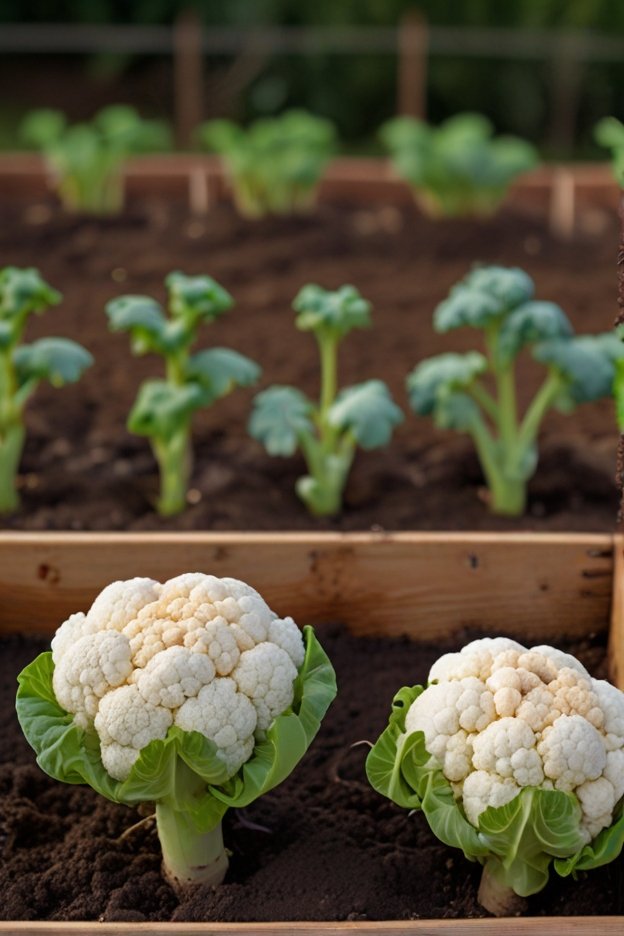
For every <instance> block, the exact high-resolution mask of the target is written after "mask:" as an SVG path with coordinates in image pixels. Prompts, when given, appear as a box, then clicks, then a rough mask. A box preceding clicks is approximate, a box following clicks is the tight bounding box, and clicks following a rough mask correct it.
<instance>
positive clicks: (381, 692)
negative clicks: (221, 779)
mask: <svg viewBox="0 0 624 936" xmlns="http://www.w3.org/2000/svg"><path fill="white" fill-rule="evenodd" d="M623 546H624V543H623V542H622V540H621V538H618V537H613V536H609V535H577V536H558V535H553V534H550V535H544V536H540V537H535V536H530V535H529V536H527V535H515V536H503V537H501V536H498V535H494V534H450V535H444V534H418V533H412V534H396V535H383V534H376V535H375V534H373V535H371V534H352V535H336V534H316V535H312V534H308V535H300V534H290V535H286V534H273V535H270V534H256V535H248V536H240V535H237V534H221V535H204V534H196V535H187V536H182V537H181V536H178V535H174V534H158V535H151V536H148V537H144V536H141V535H138V534H131V535H129V536H124V537H120V536H118V535H114V534H109V535H95V534H89V535H80V536H78V535H69V534H55V535H49V536H44V537H42V536H39V535H33V534H18V535H4V536H2V537H0V569H1V570H2V571H1V573H0V576H1V577H0V589H1V592H2V602H0V633H1V634H2V635H4V636H3V638H2V639H3V650H4V652H3V659H4V661H5V662H4V666H5V672H4V675H3V678H2V684H3V685H2V692H3V694H4V695H5V696H6V697H7V698H6V700H4V701H3V704H4V706H5V708H6V710H7V711H8V710H10V701H9V699H10V697H11V696H12V691H13V689H14V683H13V677H12V676H11V675H10V674H9V673H8V671H7V669H6V668H7V666H8V665H9V664H8V660H9V659H10V657H9V655H8V654H7V652H6V650H7V648H10V649H11V651H12V654H13V660H14V663H13V664H12V665H13V666H14V667H16V666H19V665H20V664H21V663H22V662H23V661H25V660H26V659H28V658H29V657H30V654H31V651H32V649H33V646H32V643H31V642H30V641H31V640H32V639H36V635H46V637H45V639H46V640H49V635H50V633H51V632H52V631H53V629H54V628H55V627H56V626H57V624H58V623H59V621H61V620H63V618H64V617H65V616H66V615H67V614H68V613H69V612H70V611H74V610H76V608H79V607H85V606H87V605H88V604H89V603H90V601H91V599H92V598H93V597H94V595H95V594H96V593H97V592H98V591H99V590H100V589H101V587H102V586H103V585H104V584H106V583H107V582H109V581H110V580H112V579H114V578H117V577H120V576H126V575H127V574H128V572H129V570H132V573H133V574H138V575H151V576H154V577H156V578H161V579H162V578H166V577H168V576H171V575H174V574H176V573H178V572H181V571H182V570H187V569H189V568H195V569H202V570H206V571H210V572H213V573H214V574H217V575H235V576H238V577H241V578H244V579H247V580H248V581H250V582H251V583H252V584H253V585H254V586H256V587H257V588H258V589H259V590H260V591H261V592H262V593H263V594H264V595H265V597H266V599H267V600H268V602H269V603H270V604H271V606H272V607H274V609H275V610H276V611H277V612H278V613H291V614H293V616H294V617H295V618H296V619H297V620H298V622H299V623H300V624H304V623H312V624H315V625H317V626H318V628H319V633H320V634H321V637H322V639H323V641H324V642H326V644H327V646H328V649H329V650H330V653H334V654H335V662H336V664H337V669H338V676H339V681H340V682H341V689H342V692H343V703H342V705H341V706H339V705H338V704H336V706H335V707H334V710H333V712H332V713H331V714H330V717H329V718H328V720H327V722H326V724H325V725H324V726H323V729H322V732H321V735H320V736H319V738H318V740H317V742H316V743H315V746H314V748H313V749H312V750H311V752H310V754H309V756H308V758H307V761H305V762H304V763H303V764H302V765H301V768H300V769H299V770H298V771H296V772H295V774H293V777H292V779H291V780H289V781H288V782H287V783H286V784H284V785H283V786H282V787H281V788H280V789H279V790H277V791H276V792H275V793H274V794H271V795H269V796H268V797H267V798H265V799H263V800H262V801H261V802H262V806H261V807H260V806H259V807H258V808H253V809H250V810H249V811H248V818H249V819H250V820H251V821H252V822H256V823H259V824H261V825H267V824H269V825H270V824H271V823H272V824H273V825H274V826H276V827H277V828H276V829H275V831H274V833H273V835H269V834H267V833H262V832H259V831H255V830H250V829H245V828H239V829H236V828H233V829H232V834H233V842H234V856H233V859H232V871H231V875H232V877H231V878H230V881H229V883H226V884H225V885H223V886H222V888H221V889H219V890H218V891H217V892H214V893H213V892H210V894H204V897H203V903H200V904H197V905H195V906H190V905H186V906H185V905H182V906H180V905H177V906H176V901H175V900H174V899H173V897H172V894H171V893H170V892H168V889H167V888H166V886H165V885H164V883H163V882H162V881H161V879H160V876H159V872H158V862H159V858H158V854H157V845H156V842H155V841H154V840H152V839H150V836H149V834H148V833H145V832H143V833H141V835H140V836H139V838H138V839H135V840H132V838H130V839H129V840H124V842H123V844H120V843H119V842H116V840H117V839H118V837H119V835H120V834H121V833H122V832H123V831H124V829H125V828H126V827H127V826H129V825H130V824H131V823H132V821H133V820H132V813H131V812H129V811H128V810H126V809H125V808H123V807H114V806H110V805H107V804H104V805H102V804H101V803H100V804H99V805H98V806H97V808H95V809H94V807H95V804H96V798H95V797H94V795H92V794H91V793H90V791H83V790H80V789H75V790H72V789H69V788H66V787H64V788H59V787H58V785H55V784H53V783H52V782H51V781H48V780H47V778H45V777H44V776H43V775H42V774H41V773H40V772H39V771H38V770H37V768H36V767H35V766H34V763H33V758H32V753H30V752H29V751H28V749H27V748H25V746H24V742H23V741H22V740H21V739H17V737H16V736H15V735H14V734H12V729H11V728H9V729H8V730H7V732H6V733H5V734H4V735H3V739H2V742H0V752H1V753H0V762H2V764H1V766H0V783H1V784H2V791H3V793H4V794H5V795H4V804H5V805H4V809H5V815H4V825H0V831H2V832H3V833H4V836H5V838H4V849H5V856H4V860H3V865H2V870H0V886H1V887H2V891H3V895H4V911H3V914H2V915H3V916H5V917H6V916H8V913H7V910H8V908H9V907H10V906H11V901H12V900H13V901H14V900H15V898H16V893H18V892H19V888H17V889H16V885H15V880H16V879H17V878H18V877H19V876H20V875H21V874H23V875H24V882H25V885H24V887H23V888H22V900H23V906H24V908H26V909H25V912H22V914H21V916H22V918H23V917H24V915H26V916H29V917H30V918H31V919H32V917H33V916H35V917H36V916H37V913H36V912H33V909H32V908H33V906H34V904H35V903H36V902H37V900H42V901H43V905H44V906H45V909H44V910H43V913H40V914H39V915H43V916H47V917H48V918H52V919H53V920H54V919H56V920H62V919H64V918H65V919H66V918H67V917H69V918H70V919H72V920H74V921H76V920H83V922H75V923H74V926H75V927H76V929H79V930H80V932H81V933H93V934H96V933H98V934H102V933H103V934H106V936H109V934H112V933H121V932H128V933H140V932H150V933H154V934H155V933H158V934H163V936H164V934H166V933H171V934H173V933H176V932H184V933H185V934H191V936H192V934H197V936H199V934H208V933H215V934H216V933H223V934H225V933H238V934H246V933H252V932H254V933H255V932H259V931H261V932H268V933H273V932H275V933H279V932H282V933H284V932H292V931H297V932H300V933H311V932H324V933H326V934H338V933H346V932H354V931H355V932H357V931H361V932H368V933H375V934H378V936H382V934H386V933H391V932H401V933H405V934H407V933H414V934H418V933H421V934H424V933H446V932H449V933H452V934H455V936H457V934H462V933H472V932H479V933H482V932H483V933H485V932H488V933H490V932H491V933H492V934H494V933H505V934H508V936H511V934H516V933H517V934H524V933H527V934H531V936H536V934H541V933H552V932H554V931H555V930H556V928H557V927H558V926H560V925H561V921H560V920H559V921H556V920H555V919H554V917H555V915H556V916H558V917H560V916H562V915H566V916H567V917H568V918H567V919H566V921H565V926H566V927H569V928H570V931H571V932H575V933H579V934H587V936H589V934H592V933H594V932H595V931H596V928H597V927H598V926H599V928H600V931H601V932H603V933H613V934H615V933H616V932H620V931H621V927H622V917H621V916H620V914H621V913H622V905H621V900H622V897H621V894H622V888H621V881H620V877H619V875H620V873H621V870H620V869H621V862H615V863H614V864H612V865H610V866H608V867H606V868H604V869H602V871H601V872H600V873H596V872H594V873H593V875H592V874H590V875H588V876H586V877H585V878H581V879H580V880H579V882H576V883H575V882H573V881H572V880H567V881H555V882H553V883H551V884H550V885H549V887H548V888H547V890H546V891H544V892H543V893H542V894H541V895H539V896H538V897H536V898H533V899H532V902H531V905H530V912H531V913H532V914H533V916H532V917H529V918H524V919H517V920H516V919H511V920H503V921H501V920H482V919H481V920H466V919H464V917H466V916H475V915H476V914H477V913H478V910H477V908H476V906H475V904H474V893H475V888H476V876H475V873H474V872H475V869H474V868H473V867H472V866H470V865H468V864H467V863H465V862H463V860H461V859H460V858H459V857H458V856H457V854H455V853H453V852H452V851H451V850H447V849H442V848H440V846H439V845H436V844H435V841H434V840H433V839H430V838H429V837H428V835H427V833H426V832H425V828H424V820H422V817H413V818H412V819H407V818H406V816H405V815H404V814H403V813H402V812H401V811H400V810H398V809H396V808H395V807H393V806H392V805H391V804H389V803H387V802H386V801H382V800H380V799H379V798H378V797H376V796H373V795H372V794H371V792H370V791H367V790H366V788H365V786H363V776H362V760H363V756H362V755H361V752H359V751H358V749H355V750H351V749H350V745H351V744H352V743H353V742H354V741H357V740H361V738H362V737H366V736H374V735H375V732H376V731H377V730H378V729H379V728H380V727H381V725H382V724H383V722H384V720H385V717H386V716H387V708H388V705H389V698H390V696H391V694H392V692H393V688H394V687H396V685H398V684H400V683H402V682H409V681H410V680H411V679H412V678H418V677H419V676H421V675H422V673H423V672H424V671H426V669H427V668H428V665H429V662H430V656H431V654H432V653H434V648H435V654H436V655H437V653H438V652H439V650H440V648H441V647H445V648H446V647H450V646H453V645H455V646H456V645H459V644H461V643H462V642H463V641H464V640H465V638H466V636H467V635H468V634H470V635H475V634H477V633H501V632H503V633H506V634H509V635H510V636H515V637H517V638H518V639H520V640H522V641H524V642H531V641H535V642H540V643H541V642H551V643H553V644H563V645H567V646H572V647H573V648H574V651H575V652H576V653H577V654H578V655H579V656H580V658H581V659H582V660H583V661H584V662H585V664H586V665H587V666H588V667H589V668H590V669H591V670H592V671H593V672H595V673H596V674H597V675H602V676H604V675H605V674H606V670H607V668H610V670H611V673H612V678H614V679H615V680H616V681H617V682H618V684H619V685H620V686H621V685H622V682H623V675H622V674H623V673H624V659H623V656H624V641H623V640H622V639H621V635H622V632H623V631H624V615H623V613H622V612H623V609H624V600H623V592H622V588H623V582H624V575H623V574H622V573H623V569H624V558H623V554H622V549H623ZM449 583H451V584H449ZM611 614H612V620H611V625H610V623H609V621H610V616H611ZM338 625H340V627H338ZM609 631H610V632H611V641H610V643H609V644H608V641H609ZM11 634H20V635H21V636H19V637H11V636H9V635H11ZM607 646H608V649H607ZM382 654H383V657H382ZM20 657H21V658H22V659H20ZM382 658H383V660H384V665H383V667H380V666H379V660H380V659H382ZM341 719H342V720H341ZM11 761H14V762H15V764H16V766H12V765H11V763H10V762H11ZM328 781H329V782H330V789H329V791H328V790H327V786H328ZM324 798H325V801H324ZM325 815H327V821H325V820H324V818H323V817H324V816H325ZM295 817H296V819H295ZM11 823H13V825H12V826H11ZM78 827H81V828H83V829H86V830H87V836H89V841H87V842H84V841H83V843H82V844H81V841H80V828H78ZM381 830H385V836H386V838H380V836H381ZM7 840H8V845H7ZM55 842H58V844H54V843H55ZM29 848H30V849H34V857H35V862H38V865H37V868H36V871H35V870H34V871H33V874H34V876H33V878H32V879H29V877H28V874H29V873H30V872H29V867H32V860H33V859H32V857H31V858H30V861H31V865H30V866H29V864H28V862H29V858H28V849H29ZM63 849H64V850H63ZM306 849H307V851H306ZM258 850H259V851H258ZM103 852H106V854H103ZM120 853H122V854H121V855H120ZM297 853H300V854H301V855H302V857H301V858H300V861H301V860H303V862H304V866H303V867H300V870H299V871H297V869H296V867H295V866H294V865H293V855H295V854H297ZM74 856H81V857H80V858H78V864H77V865H76V866H75V868H73V867H72V865H71V864H70V863H69V862H70V859H72V860H73V859H74ZM258 856H260V858H261V860H262V862H263V867H262V870H259V869H257V868H256V867H255V865H254V862H255V860H256V858H257V857H258ZM120 857H122V858H123V860H122V861H120ZM120 864H123V865H124V870H123V873H120V870H119V865H120ZM425 865H426V870H425V871H423V867H425ZM476 870H478V869H476ZM275 874H277V880H276V879H275ZM271 875H273V877H271ZM29 881H30V883H29ZM371 881H374V885H371ZM55 882H56V885H55ZM70 882H76V883H81V885H82V886H83V887H85V882H86V890H85V893H86V896H85V898H83V899H82V902H81V898H80V896H79V894H78V893H73V892H72V893H71V894H70V896H69V897H67V896H66V897H62V896H59V895H60V894H61V893H66V892H67V890H68V884H69V883H70ZM415 882H416V883H415ZM418 882H420V883H418ZM423 882H426V885H424V883H423ZM55 886H56V888H57V889H56V890H55ZM106 888H108V890H109V893H108V897H107V899H105V898H104V896H103V889H104V890H105V889H106ZM254 888H255V890H254ZM384 888H386V889H388V888H390V889H392V888H394V891H395V893H394V898H395V902H394V903H393V908H394V909H395V910H396V912H395V916H396V917H397V919H396V921H395V922H386V921H385V918H386V917H387V916H388V914H384V912H383V908H384V906H387V904H388V901H387V900H386V898H387V890H386V892H384V891H383V889H384ZM112 892H114V895H112ZM246 892H247V893H249V894H253V895H254V896H253V898H252V900H251V905H249V904H248V905H247V907H246V909H245V905H244V904H243V903H242V901H244V900H245V893H246ZM397 896H398V898H400V899H402V900H403V903H402V904H401V903H400V900H399V903H398V904H397V903H396V899H397ZM254 900H255V903H254ZM29 901H30V903H29ZM46 901H47V903H46ZM59 901H65V904H64V909H63V910H59ZM67 901H70V902H71V901H73V904H71V903H70V904H69V906H70V909H69V910H68V903H67ZM384 901H385V903H384ZM597 906H600V907H601V909H602V911H603V912H604V913H605V916H601V917H600V919H599V920H598V919H597V918H596V917H590V916H587V915H588V914H590V913H593V912H594V911H595V909H596V907H597ZM29 907H30V910H28V908H29ZM427 907H429V908H431V909H430V910H429V912H427ZM162 908H164V909H165V913H164V914H163V913H162V912H161V914H160V918H161V919H162V917H163V916H166V917H168V918H170V919H171V918H173V919H174V920H177V921H186V922H179V923H177V924H166V923H162V922H158V923H156V922H154V921H156V920H158V919H159V916H158V913H159V909H162ZM288 908H290V910H289V909H288ZM432 913H435V915H440V916H446V917H450V916H454V917H457V919H440V920H431V919H426V917H428V916H430V915H431V914H432ZM15 915H16V916H18V915H19V914H17V913H16V914H15ZM416 915H417V916H418V917H420V918H421V919H411V918H410V917H414V916H416ZM85 916H88V917H89V918H91V919H92V920H93V922H92V923H88V922H84V918H85ZM224 918H225V919H230V920H241V919H248V920H259V919H262V920H265V921H267V922H265V923H264V924H258V923H257V922H250V923H248V924H245V923H243V922H240V923H220V922H215V920H222V919H224ZM275 918H277V919H282V920H284V919H287V920H297V919H298V920H301V919H303V920H306V921H307V922H302V923H300V924H297V923H295V924H293V923H292V922H286V923H279V922H278V923H274V922H268V921H273V920H274V919H275ZM100 919H101V920H102V922H97V921H98V920H100ZM206 919H210V920H211V922H195V921H197V920H206ZM313 919H319V920H324V921H326V922H325V923H323V922H319V923H317V922H310V920H313ZM335 919H339V920H340V921H341V922H331V921H332V920H335ZM123 921H126V922H123ZM139 921H143V922H139ZM150 921H151V922H150ZM61 931H63V932H67V931H71V924H69V925H68V924H66V923H60V922H48V923H38V922H34V921H33V922H24V923H21V924H17V923H15V922H2V923H0V932H20V933H22V934H24V933H26V934H33V936H34V934H38V933H44V932H61Z"/></svg>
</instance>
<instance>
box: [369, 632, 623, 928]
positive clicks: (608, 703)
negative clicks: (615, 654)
mask: <svg viewBox="0 0 624 936" xmlns="http://www.w3.org/2000/svg"><path fill="white" fill-rule="evenodd" d="M419 733H422V735H421V737H422V739H423V742H424V747H419V746H418V741H417V738H418V734H419ZM382 738H384V739H385V741H384V742H383V743H385V744H386V748H385V751H384V750H383V743H382V741H381V739H380V742H379V744H378V745H376V746H375V748H374V749H373V751H372V752H371V755H370V757H369V762H368V774H369V779H370V780H371V782H372V783H373V786H375V787H376V789H378V790H380V792H383V793H385V794H386V795H388V796H390V798H392V799H394V800H395V801H396V802H399V803H400V804H401V805H404V806H410V807H414V806H416V807H421V808H422V809H423V810H424V812H425V814H426V816H427V819H428V820H429V822H430V824H431V826H432V828H433V829H434V831H435V832H436V834H437V835H438V836H439V837H440V838H442V840H443V841H446V842H447V843H448V844H453V845H458V846H459V847H461V848H463V850H464V852H465V854H466V855H467V856H468V857H472V858H476V859H477V860H480V861H482V862H483V863H485V864H486V871H487V870H488V868H489V869H490V871H491V872H492V873H491V875H490V878H491V879H496V880H497V881H498V883H500V882H501V881H505V882H506V883H507V884H508V885H509V886H510V887H511V888H513V889H514V890H515V891H516V893H518V894H522V895H523V896H526V895H527V894H530V893H534V892H535V891H537V890H540V889H541V888H542V887H543V886H544V884H545V883H546V880H547V878H548V865H549V863H550V862H551V861H552V859H553V858H558V859H562V858H568V859H569V863H568V864H567V865H566V864H561V863H557V862H555V867H556V868H557V870H558V871H559V873H562V874H563V873H569V872H570V871H571V870H573V869H574V867H593V866H596V865H597V864H599V863H604V861H605V860H610V859H611V858H612V857H615V854H616V853H617V852H611V853H610V857H609V858H603V859H602V860H599V859H597V858H596V855H595V852H594V851H593V850H592V845H593V843H594V840H595V839H596V837H597V836H598V835H599V834H600V832H601V831H602V830H603V829H604V830H610V827H612V826H613V827H614V828H615V833H614V835H615V839H614V840H617V844H616V847H617V850H618V851H619V849H620V848H621V847H622V842H624V819H622V818H621V813H622V808H621V801H622V797H623V796H624V693H622V692H620V691H619V690H618V689H616V688H615V687H613V686H611V685H610V684H609V683H607V682H605V681H603V680H596V679H593V678H592V677H591V676H590V675H589V673H588V672H587V671H586V669H585V668H584V667H583V666H582V664H581V663H579V661H578V660H577V659H575V658H574V657H573V656H571V655H570V654H567V653H564V652H562V651H561V650H557V649H555V648H553V647H547V646H538V647H533V648H531V649H527V648H526V647H523V646H522V645H521V644H519V643H517V642H516V641H514V640H509V639H507V638H502V637H497V638H485V639H482V640H475V641H473V642H472V643H470V644H468V645H467V646H465V647H464V648H463V649H462V650H461V651H460V652H459V653H448V654H445V655H444V656H442V657H441V658H440V659H439V660H437V662H436V663H435V664H434V665H433V667H432V668H431V671H430V673H429V681H428V686H427V688H425V689H424V690H423V689H422V688H421V687H414V688H413V689H404V690H401V692H400V693H399V694H398V695H397V697H396V699H395V709H394V711H393V715H392V717H391V723H390V726H389V728H388V729H386V732H384V735H383V736H382ZM389 742H391V744H392V747H389V746H388V744H389ZM414 742H416V746H414ZM389 751H390V752H393V753H394V761H393V763H392V767H393V773H392V774H388V773H387V768H388V766H389V764H388V758H389V754H388V752H389ZM397 768H399V773H398V774H397ZM440 774H441V775H442V776H440ZM398 777H402V778H403V780H404V782H405V783H406V784H407V787H408V788H409V789H411V790H412V793H411V794H410V795H407V794H406V792H405V789H406V788H405V787H403V786H401V785H400V784H399V782H398V779H397V778H398ZM428 784H430V785H431V786H430V787H429V789H428V792H427V785H428ZM434 789H435V791H436V792H435V795H434V793H433V790H434ZM563 794H565V795H563ZM438 797H441V798H442V799H444V802H445V808H444V809H442V808H441V804H440V802H439V800H438ZM521 801H522V803H524V811H523V810H522V809H520V808H519V807H518V809H515V807H514V803H516V804H520V803H521ZM508 804H511V805H509V811H508V812H507V813H506V814H505V816H504V818H503V817H498V818H497V817H496V815H495V814H493V813H492V812H491V811H490V812H489V813H486V810H488V809H489V807H493V808H494V809H496V808H498V807H505V806H507V805H508ZM466 820H468V822H466ZM605 834H606V833H605ZM536 840H537V842H538V843H541V845H542V851H540V847H539V845H538V847H537V848H536ZM584 846H587V848H586V850H585V852H583V847H584ZM596 851H597V850H596ZM536 856H537V857H536ZM572 856H574V859H572ZM490 883H491V881H490ZM486 890H487V888H486ZM480 897H481V899H482V902H484V903H486V901H488V900H489V904H490V905H489V907H488V909H496V905H497V901H496V898H494V899H492V896H491V894H489V895H488V894H487V893H485V892H483V890H482V893H481V895H480ZM486 905H487V903H486ZM504 909H506V910H507V911H509V909H510V907H509V906H508V905H507V907H506V908H504Z"/></svg>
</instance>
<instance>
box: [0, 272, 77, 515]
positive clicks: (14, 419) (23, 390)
mask: <svg viewBox="0 0 624 936" xmlns="http://www.w3.org/2000/svg"><path fill="white" fill-rule="evenodd" d="M60 301H61V294H60V293H58V292H57V291H56V290H55V289H52V287H51V286H49V285H48V284H47V283H46V282H44V280H43V279H42V278H41V276H40V275H39V272H38V270H34V269H24V270H21V269H18V268H17V267H5V268H4V269H3V270H0V513H3V514H6V513H11V512H12V511H14V510H17V508H18V507H19V496H18V493H17V471H18V468H19V463H20V459H21V457H22V450H23V448H24V441H25V438H26V426H25V424H24V410H25V408H26V404H27V403H28V401H29V400H30V398H31V397H32V395H33V393H34V392H35V390H36V389H37V387H38V386H39V384H40V382H41V381H42V380H48V381H49V382H50V383H51V384H52V386H53V387H62V386H63V385H64V384H68V383H75V381H77V380H78V379H79V378H80V377H81V375H82V373H83V371H84V370H85V369H86V368H87V367H89V366H90V365H91V364H92V363H93V358H92V357H91V355H90V354H89V352H88V351H87V350H85V348H83V347H82V345H79V344H77V343H76V342H75V341H71V340H70V339H68V338H41V339H39V341H34V342H33V343H32V344H21V340H22V338H23V335H24V331H25V329H26V325H27V323H28V318H29V316H30V315H31V314H32V313H37V314H41V313H42V312H44V311H45V310H46V309H48V308H50V306H54V305H58V303H59V302H60Z"/></svg>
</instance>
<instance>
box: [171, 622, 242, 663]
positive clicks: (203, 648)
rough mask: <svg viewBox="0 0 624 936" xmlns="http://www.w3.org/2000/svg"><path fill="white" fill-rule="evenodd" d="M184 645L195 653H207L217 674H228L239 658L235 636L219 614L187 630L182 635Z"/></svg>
mask: <svg viewBox="0 0 624 936" xmlns="http://www.w3.org/2000/svg"><path fill="white" fill-rule="evenodd" d="M184 646H185V647H190V649H191V650H193V651H194V652H195V653H205V654H207V655H208V656H209V657H210V659H211V660H212V662H213V663H214V666H215V669H216V671H217V673H218V674H219V676H228V675H229V674H230V673H231V672H232V670H233V669H234V667H235V666H236V664H237V663H238V661H239V659H240V650H239V649H238V643H237V642H236V636H235V634H234V632H233V630H232V628H231V627H230V626H229V625H228V623H227V621H226V620H225V618H224V617H222V616H221V615H219V616H218V617H216V618H214V620H212V621H210V623H209V624H206V625H205V626H200V627H198V628H196V629H192V630H189V631H188V632H187V634H186V636H185V637H184Z"/></svg>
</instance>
